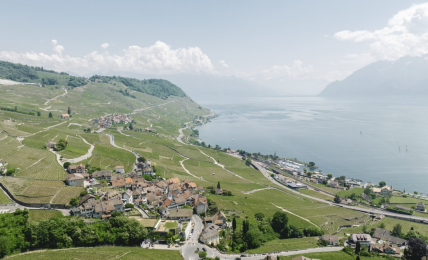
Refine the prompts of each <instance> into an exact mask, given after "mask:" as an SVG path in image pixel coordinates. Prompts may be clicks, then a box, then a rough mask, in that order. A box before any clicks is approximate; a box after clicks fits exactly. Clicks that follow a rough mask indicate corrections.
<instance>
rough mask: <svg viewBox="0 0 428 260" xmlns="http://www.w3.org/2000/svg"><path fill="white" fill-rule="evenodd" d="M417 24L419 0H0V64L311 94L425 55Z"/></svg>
mask: <svg viewBox="0 0 428 260" xmlns="http://www.w3.org/2000/svg"><path fill="white" fill-rule="evenodd" d="M400 12H401V13H400ZM394 17H395V19H394ZM403 17H404V18H403ZM399 18H402V19H401V20H400V19H399ZM391 20H394V21H392V22H391ZM397 20H398V21H397ZM427 25H428V5H427V4H424V2H423V1H397V0H388V1H354V2H350V1H248V0H245V1H150V2H149V1H69V2H65V1H37V2H36V1H0V34H1V41H0V59H2V60H8V61H12V62H20V63H25V64H29V65H39V66H44V67H47V68H52V69H56V70H64V71H71V72H74V73H78V74H81V75H90V74H92V73H114V72H117V74H120V73H121V72H125V71H130V72H133V73H137V74H154V75H168V74H192V73H207V74H214V75H218V76H234V77H238V78H242V79H245V80H248V81H253V82H256V83H259V84H261V85H272V86H276V87H278V88H281V87H283V88H287V85H290V84H294V85H297V86H299V88H298V89H301V90H302V91H301V92H303V93H307V94H316V92H319V90H321V89H322V88H323V87H324V86H325V85H326V84H327V83H328V82H331V81H334V80H340V79H343V78H344V77H346V76H347V75H349V74H350V73H352V72H353V71H355V70H356V69H359V68H361V67H362V66H364V65H367V64H369V63H371V62H374V61H377V60H381V59H388V60H394V59H397V58H399V57H401V56H405V55H421V54H423V53H426V52H428V45H427V44H428V37H426V35H427V34H428V26H427ZM415 28H416V29H415ZM394 35H397V37H395V36H394ZM415 39H416V40H415ZM102 44H104V45H103V46H104V48H103V47H101V46H102ZM131 46H132V47H131ZM297 92H299V91H296V94H300V93H297Z"/></svg>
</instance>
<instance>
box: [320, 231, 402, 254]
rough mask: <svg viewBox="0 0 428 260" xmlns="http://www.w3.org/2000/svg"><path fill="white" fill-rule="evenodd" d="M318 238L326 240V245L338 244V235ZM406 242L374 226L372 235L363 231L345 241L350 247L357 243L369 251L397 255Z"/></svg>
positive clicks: (400, 252)
mask: <svg viewBox="0 0 428 260" xmlns="http://www.w3.org/2000/svg"><path fill="white" fill-rule="evenodd" d="M320 240H325V241H327V243H328V245H331V246H339V237H338V236H335V235H324V236H321V237H320ZM407 242H408V241H407V240H405V239H402V238H399V237H394V236H392V235H391V232H390V231H389V230H386V229H383V228H376V229H375V230H374V232H373V236H371V235H370V234H364V233H356V234H351V235H350V236H349V239H348V241H347V243H348V245H350V246H351V247H356V245H357V243H359V244H360V245H361V247H363V246H366V247H367V248H368V250H369V251H370V252H377V253H379V254H388V255H393V256H397V257H401V255H402V250H403V249H404V248H405V247H406V246H407Z"/></svg>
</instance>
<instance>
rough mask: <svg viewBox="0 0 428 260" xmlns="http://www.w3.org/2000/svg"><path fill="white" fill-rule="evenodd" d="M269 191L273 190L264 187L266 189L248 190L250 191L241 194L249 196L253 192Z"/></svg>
mask: <svg viewBox="0 0 428 260" xmlns="http://www.w3.org/2000/svg"><path fill="white" fill-rule="evenodd" d="M271 189H273V188H271V187H266V188H263V189H256V190H250V191H246V192H243V193H244V194H251V193H254V192H256V191H262V190H271Z"/></svg>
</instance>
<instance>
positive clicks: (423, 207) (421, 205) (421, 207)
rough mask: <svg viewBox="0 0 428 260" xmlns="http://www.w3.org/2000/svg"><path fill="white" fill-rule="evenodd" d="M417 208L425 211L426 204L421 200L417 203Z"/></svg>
mask: <svg viewBox="0 0 428 260" xmlns="http://www.w3.org/2000/svg"><path fill="white" fill-rule="evenodd" d="M416 210H417V211H423V212H425V205H424V204H423V203H422V202H419V203H418V204H416Z"/></svg>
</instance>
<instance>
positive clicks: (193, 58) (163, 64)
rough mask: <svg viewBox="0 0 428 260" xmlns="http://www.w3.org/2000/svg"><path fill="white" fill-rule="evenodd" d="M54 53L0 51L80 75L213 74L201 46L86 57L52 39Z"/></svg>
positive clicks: (160, 46) (8, 56)
mask: <svg viewBox="0 0 428 260" xmlns="http://www.w3.org/2000/svg"><path fill="white" fill-rule="evenodd" d="M52 44H53V46H54V47H53V51H54V53H53V54H45V53H36V52H33V51H32V52H25V53H17V52H14V51H2V52H0V59H2V60H7V61H10V62H16V63H23V64H28V65H37V66H43V67H45V68H49V69H55V70H58V71H73V72H75V73H79V74H88V73H106V72H123V71H125V72H134V73H139V74H174V73H198V72H206V73H211V72H212V71H213V70H214V68H213V65H212V63H211V60H210V59H209V57H208V56H207V55H206V54H205V53H203V52H202V50H201V49H200V48H198V47H189V48H176V49H172V48H171V46H169V45H167V44H166V43H164V42H161V41H158V42H156V43H155V44H153V45H151V46H149V47H140V46H136V45H133V46H129V47H128V48H126V49H124V50H123V51H122V54H121V55H113V54H109V53H99V52H96V51H94V52H91V53H89V54H87V55H85V56H83V57H73V56H69V55H64V54H63V51H64V47H63V46H62V45H58V41H57V40H52Z"/></svg>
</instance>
